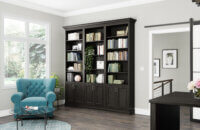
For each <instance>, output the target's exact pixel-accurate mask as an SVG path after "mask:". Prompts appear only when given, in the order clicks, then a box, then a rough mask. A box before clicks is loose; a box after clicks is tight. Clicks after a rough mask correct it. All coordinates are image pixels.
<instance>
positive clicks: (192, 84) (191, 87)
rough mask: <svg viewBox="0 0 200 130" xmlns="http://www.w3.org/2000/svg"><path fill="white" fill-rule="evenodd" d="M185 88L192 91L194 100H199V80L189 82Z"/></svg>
mask: <svg viewBox="0 0 200 130" xmlns="http://www.w3.org/2000/svg"><path fill="white" fill-rule="evenodd" d="M187 88H188V90H190V91H193V93H194V98H196V99H200V80H197V81H191V82H189V83H188V86H187Z"/></svg>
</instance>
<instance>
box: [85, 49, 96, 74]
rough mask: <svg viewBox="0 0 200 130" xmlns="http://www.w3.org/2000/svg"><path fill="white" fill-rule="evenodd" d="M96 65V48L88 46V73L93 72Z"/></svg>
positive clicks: (86, 68)
mask: <svg viewBox="0 0 200 130" xmlns="http://www.w3.org/2000/svg"><path fill="white" fill-rule="evenodd" d="M93 64H94V48H93V47H92V46H88V47H86V49H85V70H86V72H91V70H92V68H93Z"/></svg>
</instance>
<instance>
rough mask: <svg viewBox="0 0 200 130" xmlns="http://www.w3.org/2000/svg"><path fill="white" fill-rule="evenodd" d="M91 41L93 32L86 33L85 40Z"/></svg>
mask: <svg viewBox="0 0 200 130" xmlns="http://www.w3.org/2000/svg"><path fill="white" fill-rule="evenodd" d="M92 41H94V33H88V34H86V42H92Z"/></svg>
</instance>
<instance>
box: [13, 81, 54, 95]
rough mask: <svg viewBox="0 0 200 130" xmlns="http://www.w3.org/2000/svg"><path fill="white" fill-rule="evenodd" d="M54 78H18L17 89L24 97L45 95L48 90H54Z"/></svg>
mask: <svg viewBox="0 0 200 130" xmlns="http://www.w3.org/2000/svg"><path fill="white" fill-rule="evenodd" d="M52 82H55V79H19V80H17V91H18V92H22V93H23V94H24V95H25V97H45V95H46V93H47V92H49V91H54V88H55V86H54V84H55V83H52Z"/></svg>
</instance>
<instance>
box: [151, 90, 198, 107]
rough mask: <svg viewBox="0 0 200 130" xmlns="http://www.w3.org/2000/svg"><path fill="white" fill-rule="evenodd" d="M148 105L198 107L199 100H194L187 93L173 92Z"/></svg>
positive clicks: (153, 100) (190, 94)
mask: <svg viewBox="0 0 200 130" xmlns="http://www.w3.org/2000/svg"><path fill="white" fill-rule="evenodd" d="M150 103H154V104H164V105H179V106H195V107H200V100H198V99H195V98H194V96H193V94H192V93H189V92H173V93H171V94H167V95H165V96H162V97H158V98H155V99H152V100H150Z"/></svg>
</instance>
